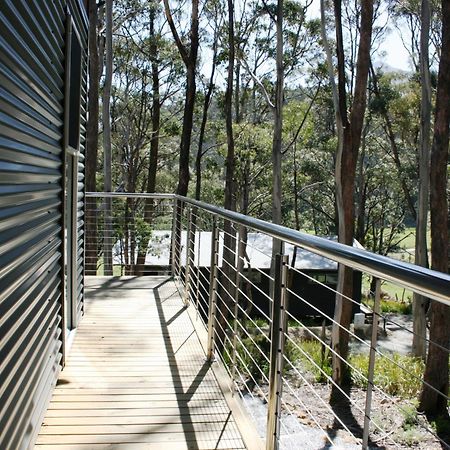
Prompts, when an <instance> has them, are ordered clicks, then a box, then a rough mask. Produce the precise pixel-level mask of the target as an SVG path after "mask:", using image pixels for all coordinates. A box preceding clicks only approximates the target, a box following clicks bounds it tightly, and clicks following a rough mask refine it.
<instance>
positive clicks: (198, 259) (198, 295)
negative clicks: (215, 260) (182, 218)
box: [195, 228, 202, 318]
mask: <svg viewBox="0 0 450 450" xmlns="http://www.w3.org/2000/svg"><path fill="white" fill-rule="evenodd" d="M201 244H202V231H201V229H200V228H199V229H198V245H197V282H196V286H195V289H196V291H197V296H196V298H195V309H196V311H197V318H198V316H199V312H200V246H201Z"/></svg>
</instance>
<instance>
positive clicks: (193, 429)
mask: <svg viewBox="0 0 450 450" xmlns="http://www.w3.org/2000/svg"><path fill="white" fill-rule="evenodd" d="M106 448H107V449H136V450H137V449H144V448H145V449H146V450H151V449H161V448H164V449H167V450H171V449H177V450H178V449H223V448H228V449H230V448H232V449H241V448H245V446H244V444H243V441H242V439H241V435H240V433H239V431H238V429H237V426H236V423H235V420H234V417H233V415H232V413H231V411H230V408H229V407H228V405H227V403H226V401H225V398H224V395H223V394H222V391H221V389H220V387H219V383H218V381H217V379H216V377H215V375H214V373H213V371H212V369H211V368H210V366H209V364H208V363H207V362H206V360H205V354H204V351H203V348H202V345H201V343H200V341H199V338H198V335H197V333H196V332H195V330H194V326H193V324H192V322H191V319H190V317H189V314H188V311H187V309H186V308H185V307H184V306H183V302H182V300H181V298H180V296H179V294H178V291H177V288H176V286H175V284H174V283H173V282H172V281H171V280H170V279H168V278H167V277H140V278H135V277H120V278H109V277H92V278H89V277H88V278H87V279H86V314H85V317H84V318H83V320H82V321H81V324H80V326H79V328H78V331H77V335H76V337H75V340H74V343H73V346H72V348H71V351H70V353H69V357H68V360H67V365H66V367H65V369H64V370H63V371H62V372H61V375H60V377H59V380H58V385H57V387H56V389H55V391H54V394H53V398H52V401H51V403H50V406H49V409H48V412H47V415H46V417H45V419H44V423H43V425H42V429H41V431H40V434H39V437H38V440H37V445H36V449H39V450H47V449H52V450H56V449H58V450H69V449H70V450H74V449H77V450H82V449H86V450H87V449H89V450H91V449H92V450H96V449H106Z"/></svg>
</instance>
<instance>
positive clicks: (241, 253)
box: [231, 225, 244, 395]
mask: <svg viewBox="0 0 450 450" xmlns="http://www.w3.org/2000/svg"><path fill="white" fill-rule="evenodd" d="M243 228H244V227H243V226H242V225H241V226H240V227H239V229H238V234H237V240H238V241H237V258H236V280H235V281H236V288H235V290H234V326H233V348H232V362H233V366H232V369H231V370H232V372H231V379H232V382H233V386H234V385H235V382H236V371H237V361H236V353H237V333H238V312H239V308H238V302H239V286H240V284H241V273H242V270H243V269H244V260H243V258H244V246H243V243H242V237H243V235H244V230H243ZM232 394H233V395H234V389H233V392H232Z"/></svg>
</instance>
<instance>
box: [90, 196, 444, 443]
mask: <svg viewBox="0 0 450 450" xmlns="http://www.w3.org/2000/svg"><path fill="white" fill-rule="evenodd" d="M104 196H107V197H112V198H122V199H123V198H127V197H130V198H133V199H140V200H142V199H154V200H155V201H165V202H172V214H171V216H172V225H171V228H172V234H171V244H168V245H170V248H171V251H170V255H171V261H170V265H171V267H172V274H173V276H174V277H175V279H176V280H177V281H178V283H179V289H180V291H181V292H182V294H183V295H184V298H185V301H186V302H190V303H191V304H192V305H193V306H194V307H195V309H196V310H197V318H199V319H200V320H201V321H202V323H203V325H204V327H205V329H207V330H208V342H207V344H206V347H207V348H206V352H207V355H208V356H209V358H210V359H211V361H213V360H215V359H217V361H218V362H219V363H221V364H222V365H223V366H224V367H225V369H226V371H227V373H228V375H229V376H230V379H231V384H230V389H231V390H232V391H233V393H237V394H239V396H240V397H241V398H242V399H243V401H244V403H246V404H247V405H248V404H249V399H252V400H253V401H254V402H256V403H258V399H259V398H262V399H263V400H264V401H266V402H267V407H265V406H264V405H263V404H262V403H261V406H260V407H261V408H266V414H267V427H265V426H263V427H260V432H261V433H263V434H264V435H265V440H266V448H267V449H276V448H298V447H295V446H294V447H292V446H291V447H289V445H290V444H289V442H290V441H289V439H290V438H291V437H292V439H294V440H295V436H297V435H298V433H303V434H304V424H303V425H298V427H297V428H295V427H293V425H292V423H293V421H294V420H295V421H296V422H299V421H298V418H297V417H298V415H299V414H301V415H302V414H304V415H305V417H307V418H308V420H309V423H311V424H312V426H313V427H314V429H315V430H316V431H317V432H318V433H320V435H321V436H322V439H325V440H326V441H327V442H329V443H330V444H332V443H334V444H335V445H336V442H337V441H336V437H334V436H333V433H335V434H336V433H337V435H338V438H337V439H338V443H339V442H340V443H342V441H339V430H337V428H341V429H342V430H344V432H345V434H346V435H347V436H348V437H351V438H352V440H353V442H354V444H356V445H358V446H362V448H369V446H371V445H375V444H376V442H381V441H382V442H383V445H385V446H387V447H386V448H404V447H402V445H404V444H402V441H401V439H400V438H399V437H398V435H397V428H398V427H399V424H398V423H396V422H395V421H394V422H393V423H392V424H391V425H390V426H386V424H385V423H383V422H382V421H380V420H379V418H378V417H377V414H378V415H379V414H384V410H382V411H378V412H377V411H374V408H373V401H374V399H378V404H377V408H384V404H388V405H389V407H394V406H395V408H396V410H398V411H399V412H400V413H402V411H403V412H404V414H407V413H408V412H409V411H410V408H411V407H412V406H414V404H413V403H411V402H410V401H409V400H406V399H405V400H402V401H399V399H398V398H396V395H395V392H394V393H390V392H388V391H387V390H386V389H387V388H386V387H383V385H381V384H380V380H379V375H380V374H379V373H378V374H377V373H376V370H375V365H376V364H377V365H378V364H381V363H382V364H390V365H391V366H392V367H396V368H398V369H399V370H401V371H402V373H403V374H404V375H405V376H406V377H408V378H409V381H410V382H415V383H416V384H417V383H420V382H423V378H422V375H423V374H422V372H419V373H417V372H415V371H414V368H413V367H405V363H404V362H403V361H402V360H401V359H398V358H397V356H396V355H394V354H391V353H389V352H388V351H387V350H384V349H382V347H380V343H379V339H378V331H379V330H378V320H379V319H383V321H384V323H385V327H386V326H387V327H388V328H389V327H390V326H393V325H395V324H398V322H399V319H398V318H394V319H392V318H391V317H389V316H387V315H384V314H382V313H381V311H380V303H381V280H386V281H390V282H392V283H396V284H398V285H400V286H402V287H404V288H407V289H410V290H412V291H415V292H419V293H421V294H424V295H426V296H427V297H429V298H431V299H434V300H436V301H440V302H442V303H444V304H446V305H450V277H449V276H448V275H446V274H441V273H438V272H434V271H431V270H428V269H423V268H420V267H417V266H414V265H411V264H408V263H404V262H400V261H396V260H392V259H390V258H387V257H383V256H379V255H374V254H372V253H370V252H367V251H365V250H361V249H357V248H352V247H348V246H344V245H341V244H339V243H337V242H333V241H330V240H328V239H324V238H319V237H316V236H309V235H306V234H303V233H300V232H297V231H294V230H290V229H288V228H285V227H282V226H279V225H274V224H271V223H268V222H264V221H261V220H258V219H253V218H251V217H247V216H243V215H242V214H238V213H234V212H231V211H227V210H224V209H222V208H219V207H216V206H212V205H207V204H205V203H202V202H198V201H195V200H191V199H188V198H184V197H179V196H176V195H164V194H156V195H147V194H122V193H118V194H116V193H114V194H104V193H96V194H87V197H88V199H89V198H91V197H97V198H102V197H104ZM168 212H169V208H167V207H166V209H165V214H166V215H167V214H168ZM227 220H228V221H231V222H232V224H233V226H234V229H235V231H236V235H235V236H232V235H230V238H231V242H233V240H234V241H235V242H236V248H235V249H233V248H230V247H229V246H226V244H225V240H224V238H225V236H226V235H227V232H226V231H225V230H224V226H223V222H224V221H227ZM245 231H246V232H248V231H251V232H253V233H259V234H261V235H265V236H267V237H270V238H275V239H281V240H283V241H284V242H285V243H286V244H288V245H291V246H296V247H297V248H303V249H306V250H308V251H311V252H313V253H314V254H316V255H320V256H322V257H325V258H328V259H330V260H332V261H335V262H337V263H341V264H344V265H347V266H349V267H351V268H353V269H356V270H359V271H362V272H363V273H365V274H366V275H369V276H372V277H375V278H376V279H377V281H376V286H377V289H376V294H375V296H374V300H373V311H372V312H373V318H372V321H373V323H372V331H371V335H370V338H366V337H365V336H361V335H358V334H356V333H355V332H354V331H353V330H349V331H348V333H349V335H350V337H351V339H352V345H353V346H355V345H356V346H359V347H360V348H359V349H358V352H360V353H361V354H364V355H365V354H366V353H368V356H367V360H368V367H363V366H358V365H357V364H356V362H355V361H354V360H353V358H352V357H353V356H354V355H357V353H356V350H355V351H353V350H352V348H353V347H351V355H350V359H349V360H348V361H345V360H343V359H342V358H341V356H340V355H337V357H338V358H341V359H342V360H343V361H344V362H345V364H347V365H348V367H349V368H350V370H351V371H352V374H353V376H355V377H357V378H358V380H359V383H362V385H363V386H365V388H364V390H363V397H361V396H359V397H358V396H357V395H356V396H355V393H354V392H347V391H345V390H344V389H342V388H341V387H340V386H337V385H336V384H335V382H334V381H333V378H332V377H331V374H330V372H329V371H328V370H329V369H328V368H327V367H326V364H325V363H326V359H327V358H328V357H329V356H330V355H331V354H333V352H334V350H333V348H332V346H331V345H330V343H329V339H328V337H327V335H326V333H327V328H326V327H325V325H322V332H323V335H320V336H319V335H317V332H313V331H312V329H311V327H309V326H307V325H305V324H304V323H303V321H302V320H301V319H300V318H298V317H297V316H296V315H295V314H294V313H293V312H292V311H290V310H289V307H286V306H283V302H284V303H286V302H287V301H288V302H290V303H291V304H292V305H294V304H304V305H306V306H307V307H308V308H310V310H312V311H316V312H317V315H320V316H321V317H325V318H326V320H327V321H328V323H331V324H333V325H334V326H338V327H342V325H341V324H339V323H337V322H336V321H335V320H334V318H333V317H332V316H331V315H328V314H326V313H324V311H322V310H320V308H318V307H317V306H316V305H315V300H314V299H311V298H310V297H306V296H305V295H300V293H299V292H298V291H297V289H296V287H297V286H296V285H295V283H294V282H293V281H292V280H293V278H292V280H289V276H291V277H293V275H294V274H297V275H299V276H301V277H303V278H304V279H305V280H307V281H308V283H312V284H314V285H317V286H320V287H321V288H323V289H325V290H326V291H327V292H328V291H329V292H331V293H332V294H335V293H336V290H335V289H334V287H332V285H330V284H327V282H324V281H323V280H322V281H321V280H319V279H316V278H315V277H314V276H312V275H310V274H309V273H308V272H305V270H303V269H302V268H299V267H297V265H294V263H293V262H289V260H288V258H287V257H286V256H282V255H280V256H278V257H277V264H278V267H279V270H276V271H275V277H272V276H271V275H269V274H268V273H266V272H265V271H264V269H262V268H261V267H251V262H250V258H249V256H248V254H247V253H248V251H249V249H250V250H252V251H254V252H257V253H259V254H261V255H265V256H266V258H267V261H271V263H273V259H272V256H271V255H270V254H268V250H267V249H260V248H258V242H257V241H258V240H257V239H253V241H252V242H250V241H251V240H250V239H249V238H248V236H249V234H248V233H247V234H245V233H244V232H245ZM176 234H178V235H179V236H176ZM244 236H247V237H246V238H244ZM174 237H175V238H174ZM253 237H254V236H253ZM224 250H225V251H227V253H228V255H231V256H232V260H230V258H228V260H224V259H223V252H224ZM204 253H209V254H210V260H209V262H208V263H206V264H205V262H204V261H203V259H204V258H202V255H204ZM167 263H169V262H167ZM252 273H253V274H257V278H258V277H259V278H260V280H266V281H265V283H266V284H269V283H273V284H274V286H275V289H274V290H273V295H274V297H272V296H271V295H269V293H268V291H266V290H265V288H263V287H262V286H263V285H262V284H261V282H259V283H258V282H256V281H255V277H254V276H253V275H252ZM252 280H253V281H252ZM293 283H294V284H293ZM258 284H259V285H258ZM255 296H260V297H261V298H262V299H264V301H265V302H266V306H265V307H262V306H261V304H260V302H258V303H259V304H257V301H256V300H255ZM348 300H349V301H350V302H352V303H353V304H354V305H355V307H358V308H359V301H357V300H355V299H352V298H348ZM267 308H269V310H272V312H271V314H268V313H266V312H265V311H264V310H263V309H265V310H266V311H267ZM280 312H281V314H278V313H280ZM278 316H280V317H278ZM398 325H399V326H398V327H397V328H398V329H400V330H402V331H403V332H404V333H405V334H406V333H409V335H411V339H412V334H413V333H412V330H409V329H408V327H407V326H406V325H403V324H398ZM299 332H302V333H303V338H301V339H299V338H298V336H299ZM306 337H307V338H306ZM305 339H306V342H309V341H310V340H312V341H313V342H314V343H315V344H316V345H317V346H319V347H320V348H321V349H322V350H321V352H322V356H321V359H320V361H318V360H317V355H316V357H315V356H314V354H313V353H311V352H310V351H309V350H308V348H307V347H305V345H304V342H303V340H305ZM426 339H427V341H426V342H427V345H438V344H435V343H433V342H431V341H430V339H429V338H428V337H427V338H426ZM381 344H383V343H381ZM440 348H443V349H444V350H445V351H447V352H448V351H449V349H448V348H447V347H442V346H440ZM361 349H362V350H361ZM364 349H365V350H364ZM411 361H412V360H411ZM283 366H284V367H283ZM377 367H378V366H377ZM380 367H381V366H380ZM311 368H312V369H311ZM379 370H380V369H379ZM311 371H312V372H314V373H316V374H318V376H319V377H320V378H321V380H322V381H326V383H327V384H328V385H334V386H335V388H336V389H337V390H340V391H341V393H342V396H343V398H345V399H346V400H347V401H348V404H349V405H350V407H351V408H352V411H353V413H354V414H356V415H357V416H358V417H356V418H355V423H356V425H355V424H350V425H349V424H348V423H347V421H346V418H345V417H344V416H341V415H340V412H339V410H337V409H336V408H335V407H334V406H331V405H330V404H329V403H328V401H327V400H326V399H325V398H324V390H326V389H328V388H326V385H323V384H322V385H320V384H317V382H316V381H315V380H313V379H311ZM377 376H378V378H377ZM305 392H309V394H305ZM327 392H328V391H327ZM305 395H308V399H309V398H311V397H310V396H311V395H313V396H314V398H316V399H317V402H318V403H319V404H320V405H321V410H320V411H318V410H317V406H316V407H315V406H314V405H312V404H308V401H306V400H305V398H304V396H305ZM445 398H446V399H447V401H448V397H446V396H445ZM380 399H381V400H380ZM309 403H310V402H309ZM411 405H412V406H411ZM250 407H251V408H253V407H254V405H251V404H250ZM299 409H301V410H302V411H304V412H301V411H300V412H299ZM416 420H417V423H418V426H419V427H422V428H423V430H425V431H427V432H428V433H429V435H430V436H431V438H432V439H434V441H433V442H435V443H437V444H440V445H441V446H442V447H444V448H445V446H446V445H448V444H446V443H445V442H444V441H443V440H442V439H441V438H440V437H439V436H438V435H437V434H436V432H435V431H434V430H433V429H431V428H430V427H429V426H428V425H427V424H426V423H425V422H424V420H423V418H422V417H420V416H418V417H417V418H416ZM303 422H305V420H303ZM333 423H334V424H335V427H334V428H333ZM400 425H401V424H400ZM302 427H303V428H302ZM330 427H331V431H332V432H333V433H331V432H330ZM336 427H337V428H336ZM358 428H360V431H358ZM308 429H309V432H308V433H309V434H312V431H311V427H309V428H308ZM344 437H345V436H344ZM306 439H308V437H307V438H306ZM311 439H313V438H311ZM313 440H314V439H313ZM344 441H345V439H344ZM322 444H323V443H322ZM319 447H320V446H319ZM319 447H317V448H319ZM311 448H315V447H314V446H312V447H311ZM344 448H345V447H344Z"/></svg>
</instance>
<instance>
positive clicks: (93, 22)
mask: <svg viewBox="0 0 450 450" xmlns="http://www.w3.org/2000/svg"><path fill="white" fill-rule="evenodd" d="M98 39H99V36H98V6H97V3H96V2H95V1H92V2H90V3H89V90H88V119H87V124H86V159H85V164H86V191H87V192H95V191H96V190H97V186H96V173H97V158H98V130H99V126H98V123H99V90H100V56H99V44H98ZM96 209H97V208H96V201H95V200H94V201H92V199H89V200H88V201H87V204H86V248H85V254H86V262H85V271H86V274H88V275H97V217H96V214H97V212H96Z"/></svg>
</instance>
